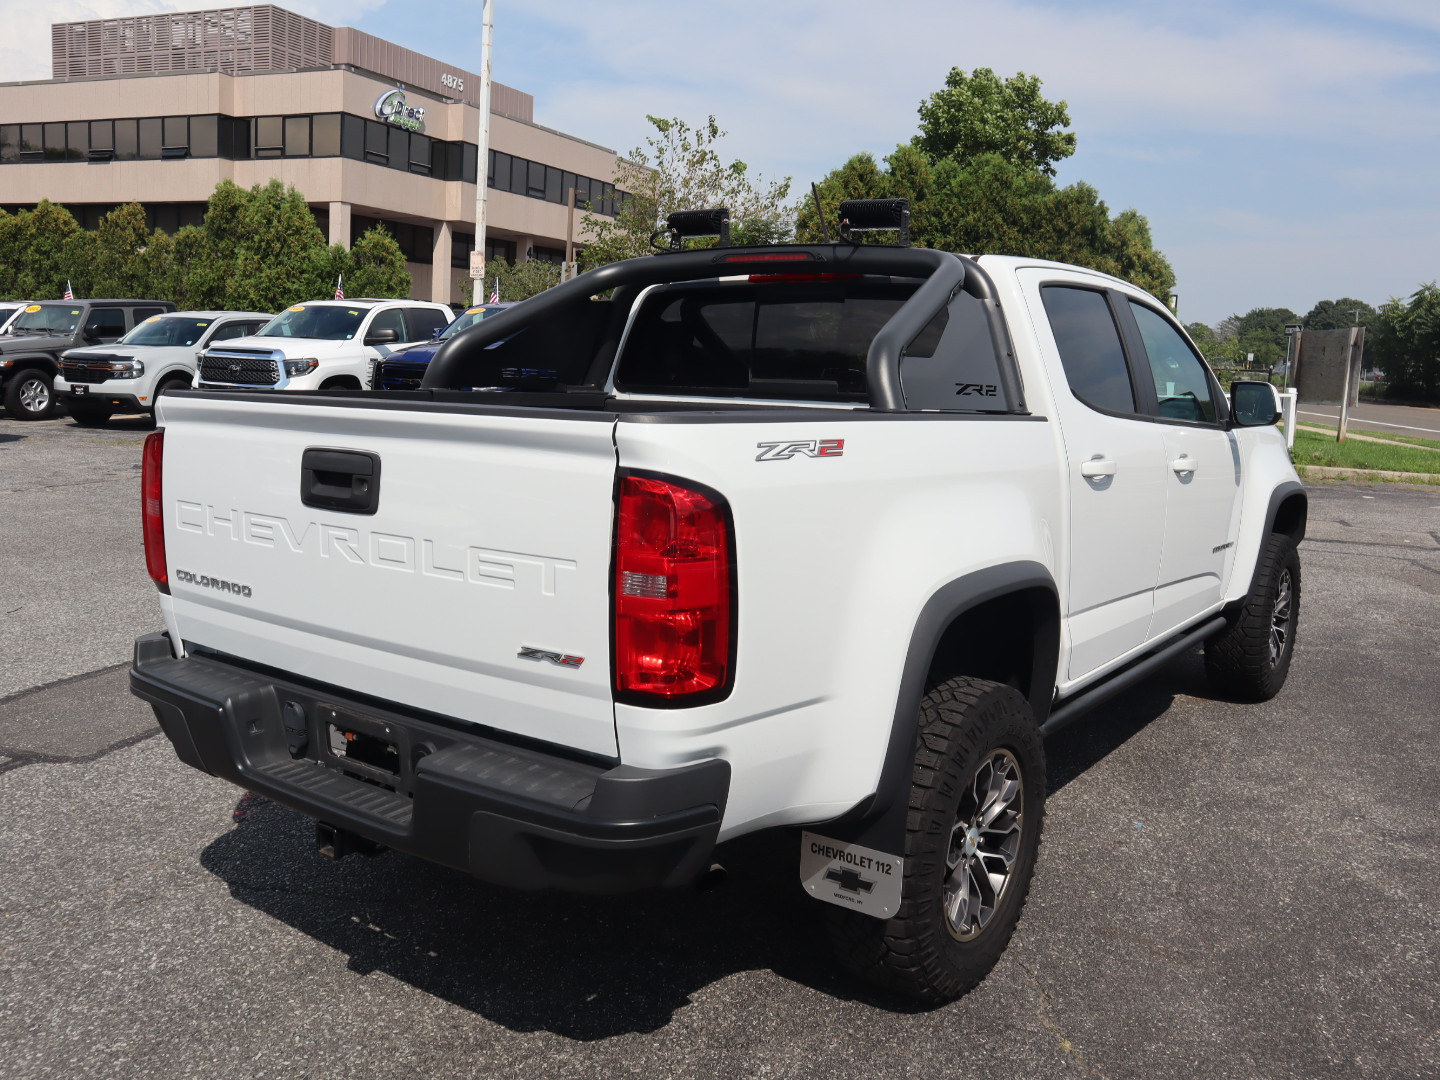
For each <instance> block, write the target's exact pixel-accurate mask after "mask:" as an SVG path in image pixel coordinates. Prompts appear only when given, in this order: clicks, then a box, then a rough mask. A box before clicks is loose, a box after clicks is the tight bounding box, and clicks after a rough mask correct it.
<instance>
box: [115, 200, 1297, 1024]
mask: <svg viewBox="0 0 1440 1080" xmlns="http://www.w3.org/2000/svg"><path fill="white" fill-rule="evenodd" d="M842 217H843V218H844V221H843V224H842V238H843V239H842V241H841V242H838V243H833V244H818V245H797V246H781V247H765V248H737V247H731V246H728V244H727V242H726V241H727V235H726V234H727V232H728V219H727V215H726V214H725V213H724V211H697V212H687V213H680V214H674V215H671V218H670V219H669V222H668V226H669V230H668V231H669V235H670V237H671V244H672V247H673V248H674V250H672V251H670V252H668V253H664V254H658V255H655V256H653V257H648V258H641V259H632V260H629V261H626V262H621V263H616V264H613V265H611V266H607V267H603V268H601V269H598V270H594V271H591V272H590V273H587V274H584V275H581V276H580V277H578V278H576V279H575V280H573V281H570V282H567V283H565V284H563V285H560V286H558V287H556V288H553V289H550V290H548V291H547V292H545V293H542V294H541V295H539V296H537V297H535V298H533V299H531V300H528V301H526V302H525V304H523V305H521V306H520V307H519V308H516V309H515V310H514V311H512V312H509V313H508V314H507V315H506V316H505V318H503V319H499V320H493V321H492V320H487V321H485V322H482V323H479V324H477V325H475V326H474V327H472V328H470V329H467V330H465V331H464V332H462V333H459V334H457V335H456V336H454V337H453V338H451V339H449V340H448V341H446V342H445V343H444V345H443V346H442V348H441V349H440V350H439V352H438V353H437V355H436V356H435V358H434V359H433V360H432V361H431V362H430V363H429V364H428V365H427V367H426V369H425V373H424V380H423V384H422V387H421V389H419V390H415V391H396V392H383V391H381V392H371V393H362V392H355V393H348V394H347V393H342V392H335V391H330V392H328V393H304V392H300V393H296V392H289V393H274V392H257V391H248V392H247V391H239V390H231V391H223V392H199V391H194V392H183V391H182V392H179V393H172V394H169V395H166V396H165V397H164V398H162V399H161V400H160V402H159V409H158V411H159V419H160V425H161V427H160V430H157V431H156V432H155V433H154V434H153V435H152V436H150V439H149V441H148V442H147V444H146V448H145V464H144V479H143V484H144V508H145V514H144V520H145V543H146V557H147V562H148V564H149V570H150V574H151V576H152V577H153V578H154V579H155V581H156V583H157V585H158V586H159V589H160V593H161V607H162V610H163V614H164V620H165V630H164V632H162V633H157V634H154V635H151V636H148V637H144V638H141V639H140V640H139V641H138V642H137V643H136V650H135V664H134V668H133V670H132V675H131V685H132V687H133V688H134V690H135V692H136V693H137V694H139V695H140V696H141V697H143V698H145V699H146V700H147V701H149V702H150V703H151V704H152V705H153V706H154V709H155V713H156V715H157V717H158V718H159V721H160V723H161V725H162V726H163V728H164V730H165V733H166V735H167V736H168V737H169V738H170V740H171V741H172V743H173V744H174V746H175V750H176V753H177V754H178V755H179V756H180V758H181V759H182V760H183V761H185V762H187V763H189V764H191V765H193V766H195V767H196V768H198V769H202V770H204V771H206V772H209V773H212V774H214V775H216V776H219V777H223V778H225V779H228V780H231V781H233V782H234V783H236V784H239V785H241V786H242V787H245V788H247V789H249V790H251V791H254V792H258V793H260V794H262V795H265V796H268V797H269V798H272V799H274V800H276V801H278V802H281V803H283V804H285V805H287V806H290V807H293V808H295V809H297V810H299V811H301V812H302V813H305V814H307V815H310V816H311V817H313V818H314V819H316V821H317V822H319V823H320V824H319V833H320V841H321V846H322V850H325V851H326V852H327V853H329V854H334V855H341V854H344V853H346V852H347V851H350V850H357V849H362V848H372V849H373V848H374V847H375V846H377V845H378V846H384V847H391V848H395V849H396V850H398V851H402V852H408V853H410V854H413V855H418V856H421V857H423V858H427V859H431V860H434V861H435V862H438V863H442V864H444V865H446V866H451V867H455V868H457V869H460V870H464V871H468V872H470V873H472V874H474V875H476V876H478V877H480V878H482V879H485V880H487V881H491V882H497V883H501V884H505V885H510V886H515V887H519V888H530V889H533V888H550V887H553V888H560V889H567V890H571V891H575V892H580V893H586V892H589V893H605V892H620V891H625V890H632V889H639V888H645V887H650V886H657V885H663V886H675V885H683V884H686V883H688V882H692V881H694V880H696V879H697V878H698V877H699V876H700V875H702V874H703V873H705V872H706V871H707V870H708V868H709V867H710V866H711V862H712V857H713V854H714V850H715V847H716V845H717V844H721V843H723V842H725V841H726V840H729V839H731V838H734V837H739V836H742V835H745V834H748V833H752V832H755V831H757V830H761V829H779V828H783V829H788V830H792V832H793V835H794V836H795V837H796V838H797V840H798V852H797V856H798V860H797V862H798V871H799V876H800V883H801V885H802V887H803V888H804V889H805V890H806V891H807V892H808V893H809V895H811V896H813V897H814V898H815V899H816V900H819V901H822V902H823V903H824V904H825V905H826V906H825V910H826V911H827V912H829V913H830V914H831V915H832V916H833V918H832V923H831V925H832V932H833V937H834V940H835V942H836V944H837V946H838V953H839V956H840V958H841V960H842V961H843V962H844V963H845V964H847V965H848V966H849V967H851V968H853V969H854V970H855V971H857V972H859V973H861V974H862V975H864V976H866V977H868V978H870V979H873V980H876V981H878V982H879V983H881V984H883V985H884V986H887V987H889V988H891V989H893V990H897V991H900V992H903V993H905V994H908V995H910V996H913V997H917V998H920V999H922V1000H928V1001H941V1000H946V999H949V998H952V997H954V996H956V995H958V994H961V993H963V992H964V991H965V990H966V989H968V988H969V987H970V986H972V985H974V984H975V982H977V981H978V980H979V979H980V978H982V977H983V976H984V974H985V973H986V972H987V971H988V970H989V969H990V967H991V966H992V965H993V964H994V963H995V960H996V959H997V957H998V956H999V954H1000V952H1001V951H1002V949H1003V948H1004V946H1005V944H1006V942H1007V941H1008V939H1009V937H1010V935H1011V932H1012V930H1013V929H1014V927H1015V925H1016V922H1017V920H1018V918H1019V915H1020V909H1021V907H1022V905H1023V904H1024V901H1025V895H1026V892H1027V890H1028V888H1029V884H1030V879H1031V875H1032V872H1033V870H1034V866H1035V860H1036V853H1037V848H1038V843H1039V836H1040V828H1041V819H1042V815H1043V812H1044V795H1045V762H1044V749H1043V738H1044V736H1045V735H1046V734H1048V733H1050V732H1052V731H1054V730H1056V729H1057V728H1059V727H1060V726H1062V725H1064V724H1065V723H1067V722H1068V721H1070V720H1072V719H1074V718H1075V717H1077V716H1079V715H1080V714H1082V713H1083V712H1085V711H1086V710H1088V709H1091V708H1093V707H1094V706H1096V705H1098V704H1100V703H1102V702H1104V701H1105V700H1107V699H1108V698H1110V697H1111V696H1112V695H1114V694H1115V693H1117V692H1119V691H1120V690H1121V689H1123V688H1124V687H1126V686H1128V685H1131V684H1132V683H1134V682H1135V681H1136V680H1138V679H1140V678H1142V677H1144V676H1145V675H1147V674H1148V673H1150V672H1152V671H1155V670H1157V669H1158V668H1160V667H1161V666H1162V665H1164V664H1165V662H1166V661H1167V660H1169V659H1170V658H1172V657H1174V656H1176V655H1177V654H1179V653H1180V652H1182V651H1184V650H1188V649H1191V648H1193V647H1195V646H1197V645H1199V644H1201V643H1202V642H1203V643H1204V647H1205V662H1206V667H1207V669H1208V671H1209V674H1210V676H1211V678H1212V680H1213V681H1214V683H1215V685H1216V687H1217V688H1218V689H1219V690H1220V691H1221V692H1222V693H1224V694H1227V695H1231V696H1235V697H1240V698H1248V699H1254V700H1259V699H1263V698H1266V697H1269V696H1271V695H1273V694H1275V693H1277V692H1278V691H1279V689H1280V687H1281V685H1282V684H1283V682H1284V680H1285V675H1286V672H1287V670H1288V667H1289V664H1290V658H1291V654H1292V650H1293V648H1294V642H1295V629H1296V624H1297V617H1298V612H1299V606H1298V605H1299V599H1300V565H1299V561H1298V558H1297V554H1296V549H1297V546H1298V544H1299V542H1300V541H1301V539H1302V538H1303V536H1304V531H1305V518H1306V502H1305V494H1304V492H1303V490H1302V489H1301V486H1300V484H1299V482H1298V481H1297V479H1296V476H1295V472H1294V470H1293V469H1292V468H1291V465H1290V461H1289V457H1288V455H1287V453H1286V448H1285V441H1284V438H1283V436H1282V434H1281V433H1280V431H1279V430H1278V429H1277V428H1276V427H1275V423H1276V421H1277V419H1278V414H1279V408H1278V402H1277V398H1276V395H1275V393H1274V391H1273V390H1272V389H1271V387H1270V386H1269V385H1268V384H1264V383H1248V384H1247V383H1238V384H1236V386H1235V388H1234V391H1233V401H1227V399H1226V397H1225V396H1224V395H1223V394H1222V393H1221V391H1220V387H1219V386H1218V385H1217V383H1216V382H1215V379H1214V377H1213V376H1212V375H1211V374H1210V372H1209V371H1208V370H1207V368H1206V366H1205V364H1204V362H1203V361H1202V360H1201V359H1200V357H1199V355H1198V354H1197V353H1196V352H1195V350H1194V349H1193V347H1192V346H1191V344H1190V343H1189V341H1188V340H1187V338H1186V337H1185V335H1184V333H1183V332H1182V331H1181V330H1180V329H1179V327H1178V326H1177V325H1176V323H1175V322H1174V320H1173V319H1172V318H1171V316H1170V314H1169V313H1168V312H1167V311H1166V310H1165V309H1164V307H1163V306H1162V305H1160V304H1158V303H1157V302H1156V301H1155V300H1154V298H1153V297H1151V296H1149V295H1147V294H1146V293H1144V292H1142V291H1140V290H1138V289H1136V288H1134V287H1132V286H1130V285H1128V284H1126V283H1125V282H1123V281H1119V280H1116V279H1115V278H1112V277H1108V276H1106V275H1103V274H1099V273H1095V272H1092V271H1089V270H1084V269H1080V268H1077V267H1073V266H1063V265H1059V264H1055V263H1047V262H1041V261H1036V260H1032V259H1023V258H1012V257H993V256H985V257H980V258H971V257H964V256H958V255H952V254H947V253H944V252H939V251H932V250H920V249H914V248H910V247H907V246H904V245H903V243H902V244H901V245H898V246H884V245H878V244H864V245H861V244H858V243H855V242H853V241H854V240H856V239H858V238H857V237H856V236H855V234H856V233H859V232H861V231H863V230H865V229H867V228H877V229H878V228H899V229H900V230H901V233H902V240H903V231H904V227H905V225H906V222H907V213H906V210H905V208H904V207H903V206H902V205H898V204H895V203H890V202H884V203H850V204H846V205H845V206H844V208H843V213H842ZM717 235H718V236H719V238H720V240H719V244H720V246H718V247H709V248H704V249H699V248H694V247H693V246H687V244H688V243H689V242H690V238H692V237H695V236H717ZM537 370H544V371H548V372H553V378H551V379H549V381H548V382H546V383H544V384H541V385H537V384H536V381H535V379H534V377H533V374H532V375H531V376H530V377H528V378H527V381H526V382H525V383H524V385H523V386H521V387H514V386H511V387H507V386H506V379H507V377H510V376H507V374H506V373H507V372H508V373H515V372H531V373H533V372H534V371H537ZM482 386H483V387H491V388H495V391H498V390H504V391H505V392H503V393H501V392H495V391H475V392H467V391H463V390H460V389H457V388H460V387H482Z"/></svg>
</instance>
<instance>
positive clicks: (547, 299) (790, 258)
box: [420, 244, 1020, 412]
mask: <svg viewBox="0 0 1440 1080" xmlns="http://www.w3.org/2000/svg"><path fill="white" fill-rule="evenodd" d="M795 273H802V274H812V273H813V274H824V273H830V274H881V275H889V276H893V277H923V278H925V281H924V282H923V283H922V284H921V285H920V287H919V288H918V289H916V290H915V292H914V294H913V295H911V296H910V298H909V299H907V300H906V301H905V303H904V304H902V305H901V306H900V309H899V310H898V311H897V312H896V313H895V315H894V316H893V317H892V318H891V319H890V321H889V322H887V323H886V324H885V326H884V327H883V328H881V330H880V333H878V334H877V335H876V336H875V340H874V341H872V342H871V344H870V350H869V353H868V354H867V357H866V369H867V370H866V379H867V382H868V390H869V393H870V404H871V407H872V408H874V409H877V410H880V411H884V412H903V411H904V409H905V398H904V394H903V393H902V391H901V388H900V358H901V355H902V354H903V353H904V351H905V348H906V346H908V345H909V344H910V342H911V341H913V340H914V339H915V337H916V336H917V335H918V334H919V333H920V332H921V331H922V330H924V329H925V326H926V325H927V324H928V323H929V321H930V319H931V318H932V317H933V316H934V314H935V312H936V311H938V310H939V309H940V308H941V307H942V306H943V305H944V304H945V303H946V302H948V300H949V299H950V297H952V296H953V295H954V294H955V292H956V291H957V290H959V289H960V288H962V287H963V288H966V289H967V291H970V292H971V293H972V295H975V296H976V297H977V298H978V299H981V300H983V301H988V303H986V305H985V307H986V317H987V319H988V320H990V330H991V337H992V339H993V340H994V342H995V349H996V355H997V359H999V360H1000V369H1001V378H1002V379H1004V380H1005V388H1006V391H1007V393H1008V394H1009V395H1010V396H1009V399H1008V400H1009V401H1010V403H1011V405H1012V407H1015V406H1016V403H1017V402H1018V401H1019V400H1020V394H1019V380H1018V378H1017V377H1016V375H1015V373H1014V371H1013V365H1014V360H1013V358H1011V357H1010V355H1009V341H1010V338H1009V335H1008V334H1007V333H1006V332H1005V323H1004V319H1003V318H1001V316H1000V311H999V308H998V306H997V305H996V304H995V302H994V295H995V290H994V284H993V283H992V282H991V281H990V278H989V275H987V274H986V273H985V272H984V271H983V270H981V269H980V267H979V265H978V264H977V263H975V261H974V260H972V259H968V258H962V257H960V256H957V255H952V254H950V253H949V252H945V251H936V250H935V249H933V248H894V247H881V246H879V245H870V244H862V245H858V246H852V245H847V244H834V245H828V244H816V245H786V246H777V247H763V248H718V249H717V248H705V249H701V250H695V251H679V252H674V253H672V254H666V255H649V256H642V257H640V258H635V259H626V260H624V261H623V262H617V263H610V264H609V265H607V266H601V267H597V268H596V269H594V270H589V271H586V272H585V273H583V274H581V275H579V276H578V277H575V278H572V279H571V280H569V281H566V282H563V283H561V284H559V285H556V286H554V287H553V288H550V289H546V290H545V291H544V292H542V293H539V294H538V295H536V296H533V297H531V298H530V299H529V300H526V301H525V302H524V303H523V304H522V305H521V306H520V307H519V308H516V309H514V310H512V311H509V312H507V313H506V314H505V316H504V317H503V318H498V319H484V320H482V321H480V322H478V323H476V324H475V325H474V326H471V327H469V328H467V329H465V330H462V331H461V332H460V333H458V334H456V335H455V336H454V337H453V338H450V339H449V340H448V341H446V342H445V343H444V344H443V345H441V346H440V349H439V350H438V351H437V352H436V353H435V358H434V359H433V360H431V361H430V363H429V364H427V365H426V368H425V377H424V379H423V380H422V381H421V384H420V385H421V388H422V389H425V390H446V389H455V388H457V387H459V386H462V385H464V378H465V369H466V366H467V364H468V363H469V362H470V361H471V360H472V359H478V358H479V357H480V354H481V353H482V352H483V351H484V350H485V349H486V348H487V347H488V346H490V345H493V344H495V343H496V342H498V341H501V340H503V339H505V338H510V337H513V336H515V335H516V334H517V333H520V332H523V331H524V330H525V329H526V328H528V327H530V326H534V325H536V324H539V323H543V322H545V321H546V320H548V319H554V318H564V317H565V315H566V312H567V309H569V308H570V307H571V305H573V304H577V303H583V302H585V301H587V300H588V299H589V298H590V297H591V296H594V295H596V294H597V293H602V292H608V291H609V290H611V289H617V288H620V287H622V286H627V285H630V286H637V287H640V288H643V287H645V286H647V285H661V284H668V283H670V282H676V281H698V280H702V279H705V278H713V277H721V276H729V275H732V274H733V275H741V274H795ZM976 290H978V291H976Z"/></svg>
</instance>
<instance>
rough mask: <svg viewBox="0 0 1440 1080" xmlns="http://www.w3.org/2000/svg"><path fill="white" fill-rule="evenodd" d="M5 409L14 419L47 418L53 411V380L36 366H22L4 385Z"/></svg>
mask: <svg viewBox="0 0 1440 1080" xmlns="http://www.w3.org/2000/svg"><path fill="white" fill-rule="evenodd" d="M5 409H6V411H7V412H9V413H10V415H11V416H13V417H14V418H15V419H16V420H48V419H49V418H50V415H51V413H53V412H54V411H55V387H54V385H53V380H52V379H51V378H50V376H49V375H46V374H45V372H43V371H41V370H40V369H38V368H24V369H22V370H20V371H17V372H16V373H15V374H14V375H12V376H10V381H9V382H8V383H6V385H5Z"/></svg>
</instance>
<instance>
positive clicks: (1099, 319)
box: [1040, 285, 1135, 413]
mask: <svg viewBox="0 0 1440 1080" xmlns="http://www.w3.org/2000/svg"><path fill="white" fill-rule="evenodd" d="M1040 296H1041V298H1042V299H1043V300H1044V301H1045V314H1046V315H1047V316H1048V317H1049V319H1050V329H1051V331H1052V332H1053V333H1054V334H1055V345H1056V348H1058V349H1059V350H1060V362H1061V363H1062V364H1063V365H1064V366H1065V378H1066V381H1068V382H1069V384H1070V389H1071V391H1072V392H1073V393H1074V394H1075V396H1076V397H1077V398H1079V399H1080V400H1081V401H1083V402H1085V404H1087V405H1091V406H1094V407H1095V408H1097V409H1104V410H1106V411H1107V412H1117V413H1133V412H1135V390H1134V388H1133V387H1132V386H1131V385H1130V369H1129V367H1128V366H1127V365H1126V363H1125V350H1124V348H1123V347H1122V346H1121V344H1120V331H1119V329H1118V328H1117V327H1116V326H1115V317H1114V316H1113V315H1112V314H1111V313H1110V304H1109V301H1107V300H1106V298H1105V294H1104V293H1101V292H1096V291H1095V290H1094V289H1076V288H1070V287H1067V286H1063V285H1047V286H1045V287H1044V288H1043V289H1041V290H1040Z"/></svg>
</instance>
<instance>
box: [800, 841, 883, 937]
mask: <svg viewBox="0 0 1440 1080" xmlns="http://www.w3.org/2000/svg"><path fill="white" fill-rule="evenodd" d="M904 878H905V860H904V859H902V858H900V857H899V856H898V855H890V854H888V853H886V852H884V851H876V850H875V849H874V848H867V847H861V846H860V845H859V844H847V843H845V842H844V841H843V840H832V839H831V838H830V837H828V836H821V835H820V834H819V833H812V832H807V833H801V834H800V883H801V884H802V885H804V886H805V891H806V892H808V893H809V894H810V895H811V896H813V897H814V898H815V899H816V900H824V901H825V902H826V903H827V904H834V905H836V906H837V907H843V908H848V909H850V910H851V911H859V912H862V913H864V914H866V915H873V916H875V918H877V919H888V918H890V917H891V916H892V915H894V914H895V913H896V912H897V911H899V910H900V886H901V883H902V882H903V881H904Z"/></svg>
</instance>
